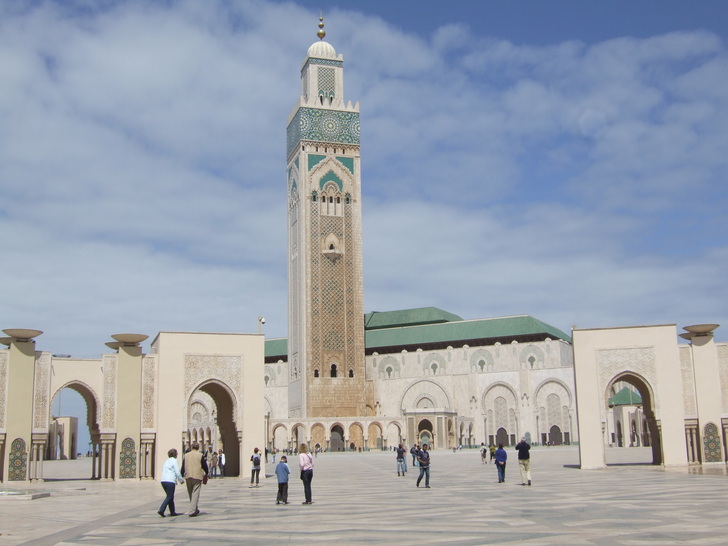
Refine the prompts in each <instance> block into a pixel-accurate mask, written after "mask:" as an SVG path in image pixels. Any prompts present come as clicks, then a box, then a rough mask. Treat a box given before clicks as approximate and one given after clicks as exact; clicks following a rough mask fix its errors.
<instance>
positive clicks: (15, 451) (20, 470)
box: [8, 438, 28, 482]
mask: <svg viewBox="0 0 728 546" xmlns="http://www.w3.org/2000/svg"><path fill="white" fill-rule="evenodd" d="M27 475H28V451H27V448H26V445H25V440H23V439H22V438H16V439H15V440H13V443H12V444H10V465H9V468H8V481H11V482H22V481H25V480H26V479H27V478H26V477H27Z"/></svg>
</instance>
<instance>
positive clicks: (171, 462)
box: [157, 449, 185, 517]
mask: <svg viewBox="0 0 728 546" xmlns="http://www.w3.org/2000/svg"><path fill="white" fill-rule="evenodd" d="M167 457H169V459H167V460H166V461H164V466H163V467H162V478H161V479H160V480H159V481H160V482H162V488H163V489H164V492H165V493H166V494H167V496H166V498H165V499H164V501H163V502H162V506H160V507H159V510H157V514H159V515H160V516H162V517H165V516H164V511H165V510H166V509H167V506H169V515H170V516H178V515H179V514H178V513H177V512H176V511H175V509H174V490H175V488H176V486H177V482H179V483H181V484H182V483H185V480H184V478H183V477H182V474H181V473H180V471H179V463H178V462H177V450H176V449H170V450H169V451H168V452H167Z"/></svg>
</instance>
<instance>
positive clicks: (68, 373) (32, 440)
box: [0, 329, 265, 481]
mask: <svg viewBox="0 0 728 546" xmlns="http://www.w3.org/2000/svg"><path fill="white" fill-rule="evenodd" d="M5 333H6V334H8V336H9V337H7V338H4V339H3V342H4V343H5V344H6V345H8V349H7V350H4V351H0V394H4V395H5V396H4V397H2V396H0V454H1V455H2V467H0V481H29V480H41V479H43V459H44V454H45V453H46V450H47V445H48V438H49V433H50V421H51V419H50V416H51V409H52V408H51V403H52V400H53V396H55V394H56V393H58V392H59V391H60V390H61V389H63V388H66V387H69V388H72V389H74V390H76V391H77V392H79V393H80V394H81V396H82V397H83V398H84V400H85V401H86V405H87V408H88V417H89V418H88V423H89V427H90V432H91V440H92V455H93V471H92V475H91V476H89V478H97V479H109V480H111V479H153V478H155V477H156V475H157V472H158V471H159V470H160V469H161V466H162V463H163V462H164V460H165V459H166V454H167V451H168V450H169V449H171V448H177V450H178V451H179V452H180V454H182V453H183V452H184V449H185V448H186V447H188V446H189V444H190V443H191V442H192V441H200V440H202V441H205V442H207V443H208V444H210V445H214V447H215V448H223V449H224V451H225V454H226V469H225V472H226V475H238V474H240V473H241V472H242V473H244V474H247V473H248V472H249V468H246V465H249V463H248V462H246V458H245V457H242V454H243V453H248V452H252V450H253V448H254V447H255V446H263V445H265V443H264V442H265V434H264V430H265V425H264V423H265V412H264V407H265V401H264V399H263V392H262V390H261V388H260V386H261V385H262V384H263V380H264V378H263V371H264V366H263V361H264V338H263V336H261V335H245V334H197V333H178V332H161V333H159V334H158V335H157V337H156V338H155V339H154V341H153V342H152V346H151V351H150V354H142V349H141V347H140V343H141V342H142V341H144V340H145V339H146V338H147V336H145V335H140V334H117V335H115V336H112V337H114V339H115V340H116V341H113V342H110V343H107V345H108V346H109V347H110V348H111V349H112V351H113V352H112V353H109V354H104V355H102V356H101V358H100V359H98V360H93V359H71V358H67V357H64V358H60V357H54V356H52V355H51V353H49V352H43V351H37V350H36V343H35V339H34V338H36V337H37V336H39V335H40V334H42V332H40V331H38V330H19V329H16V330H5ZM199 392H202V393H204V394H205V397H206V398H205V399H206V400H210V402H211V406H213V408H212V409H211V410H210V412H209V417H210V419H209V420H208V421H207V422H205V423H204V426H199V425H200V423H194V422H193V421H194V419H193V418H192V417H194V416H198V415H200V414H201V412H200V411H197V409H196V407H197V406H199V407H200V408H202V407H203V406H204V404H202V403H201V402H200V401H199V398H200V397H199V396H196V395H195V393H199ZM195 404H196V406H195ZM193 406H195V407H193ZM9 408H12V419H9ZM207 447H209V445H208V446H207Z"/></svg>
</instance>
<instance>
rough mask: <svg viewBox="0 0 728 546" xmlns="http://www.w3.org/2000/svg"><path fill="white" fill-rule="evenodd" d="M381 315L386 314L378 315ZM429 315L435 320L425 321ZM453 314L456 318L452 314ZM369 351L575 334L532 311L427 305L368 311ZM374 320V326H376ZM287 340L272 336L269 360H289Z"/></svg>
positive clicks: (267, 351) (268, 345)
mask: <svg viewBox="0 0 728 546" xmlns="http://www.w3.org/2000/svg"><path fill="white" fill-rule="evenodd" d="M377 315H385V316H383V317H381V318H380V317H377ZM408 317H409V319H410V320H409V322H405V324H410V325H409V326H399V327H398V326H395V324H396V323H397V322H398V321H399V322H401V321H406V320H407V318H408ZM428 317H429V319H430V320H431V321H437V322H434V323H426V322H425V323H423V322H422V321H423V320H427V319H428ZM451 317H452V318H451ZM366 321H369V325H367V326H366V331H365V332H364V335H365V343H366V353H367V354H371V353H373V352H375V351H376V352H386V351H390V350H391V351H401V350H403V349H407V350H415V349H418V348H421V349H423V350H434V349H438V348H444V347H447V346H448V345H452V346H453V347H462V346H463V345H465V344H467V345H470V346H475V345H476V344H478V345H492V344H494V343H496V342H500V343H504V344H505V343H511V342H512V341H518V342H519V343H527V342H533V341H543V340H545V339H546V338H550V339H562V340H564V341H567V342H569V343H571V338H570V337H569V336H568V335H567V334H565V333H564V332H562V331H561V330H559V329H558V328H554V327H553V326H549V325H548V324H546V323H545V322H541V321H540V320H538V319H535V318H533V317H531V316H529V315H518V316H513V317H500V318H490V319H476V320H462V319H460V317H457V315H453V314H451V313H447V312H446V311H442V310H441V309H436V308H434V307H427V308H423V309H406V310H403V311H391V312H388V313H368V314H367V315H365V324H366ZM372 324H373V325H374V326H372ZM286 355H287V340H286V339H283V338H280V339H271V340H269V341H266V345H265V356H266V362H275V361H276V360H278V359H279V358H283V359H284V360H285V358H286Z"/></svg>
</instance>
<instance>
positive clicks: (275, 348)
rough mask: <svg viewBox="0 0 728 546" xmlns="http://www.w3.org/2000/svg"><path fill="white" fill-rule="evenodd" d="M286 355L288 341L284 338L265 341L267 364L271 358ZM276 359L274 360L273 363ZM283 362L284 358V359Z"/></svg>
mask: <svg viewBox="0 0 728 546" xmlns="http://www.w3.org/2000/svg"><path fill="white" fill-rule="evenodd" d="M287 355H288V339H286V338H285V337H279V338H275V339H266V340H265V361H266V362H268V358H269V357H270V358H273V357H280V356H283V357H286V356H287ZM277 360H278V359H277V358H276V359H275V360H274V362H276V361H277ZM284 360H285V358H284Z"/></svg>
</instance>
